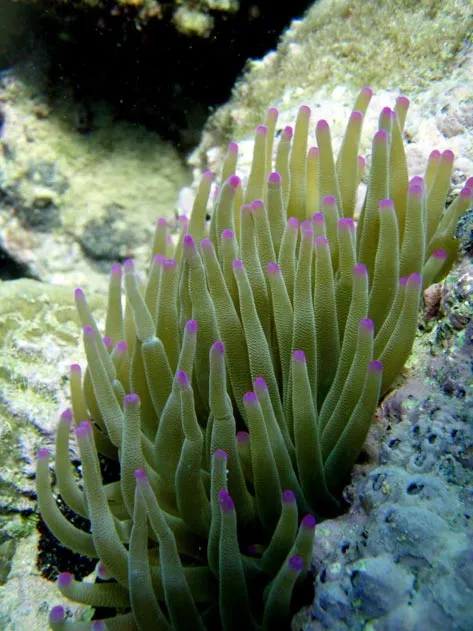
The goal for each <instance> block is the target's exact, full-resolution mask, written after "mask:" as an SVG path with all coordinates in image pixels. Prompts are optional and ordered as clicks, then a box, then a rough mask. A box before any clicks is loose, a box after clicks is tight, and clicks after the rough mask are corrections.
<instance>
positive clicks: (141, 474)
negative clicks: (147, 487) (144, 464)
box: [135, 469, 148, 482]
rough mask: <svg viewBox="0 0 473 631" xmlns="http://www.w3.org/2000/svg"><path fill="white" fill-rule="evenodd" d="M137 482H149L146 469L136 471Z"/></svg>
mask: <svg viewBox="0 0 473 631" xmlns="http://www.w3.org/2000/svg"><path fill="white" fill-rule="evenodd" d="M135 480H136V481H137V482H147V481H148V477H147V475H146V472H145V470H144V469H136V471H135Z"/></svg>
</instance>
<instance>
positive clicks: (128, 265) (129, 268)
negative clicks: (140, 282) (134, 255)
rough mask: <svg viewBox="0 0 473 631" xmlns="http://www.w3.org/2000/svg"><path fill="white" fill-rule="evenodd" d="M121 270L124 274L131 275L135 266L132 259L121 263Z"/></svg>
mask: <svg viewBox="0 0 473 631" xmlns="http://www.w3.org/2000/svg"><path fill="white" fill-rule="evenodd" d="M123 269H124V270H125V274H132V273H133V272H134V271H135V264H134V262H133V260H132V259H127V260H126V261H125V262H124V263H123Z"/></svg>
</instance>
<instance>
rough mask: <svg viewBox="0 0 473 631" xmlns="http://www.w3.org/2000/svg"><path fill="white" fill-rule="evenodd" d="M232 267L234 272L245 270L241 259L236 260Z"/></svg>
mask: <svg viewBox="0 0 473 631" xmlns="http://www.w3.org/2000/svg"><path fill="white" fill-rule="evenodd" d="M232 267H233V269H234V270H237V269H244V266H243V261H242V260H241V259H235V260H234V261H232Z"/></svg>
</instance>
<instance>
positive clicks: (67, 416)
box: [61, 408, 72, 423]
mask: <svg viewBox="0 0 473 631" xmlns="http://www.w3.org/2000/svg"><path fill="white" fill-rule="evenodd" d="M61 421H66V422H67V423H70V422H71V421H72V410H71V408H67V409H66V410H64V412H62V414H61Z"/></svg>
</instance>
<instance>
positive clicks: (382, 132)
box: [373, 129, 388, 143]
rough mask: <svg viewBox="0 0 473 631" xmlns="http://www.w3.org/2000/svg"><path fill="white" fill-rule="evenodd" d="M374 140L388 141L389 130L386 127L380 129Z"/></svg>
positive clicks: (378, 141) (377, 141)
mask: <svg viewBox="0 0 473 631" xmlns="http://www.w3.org/2000/svg"><path fill="white" fill-rule="evenodd" d="M373 142H376V143H387V142H388V132H387V131H385V130H384V129H379V130H378V131H377V132H376V133H375V135H374V138H373Z"/></svg>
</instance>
